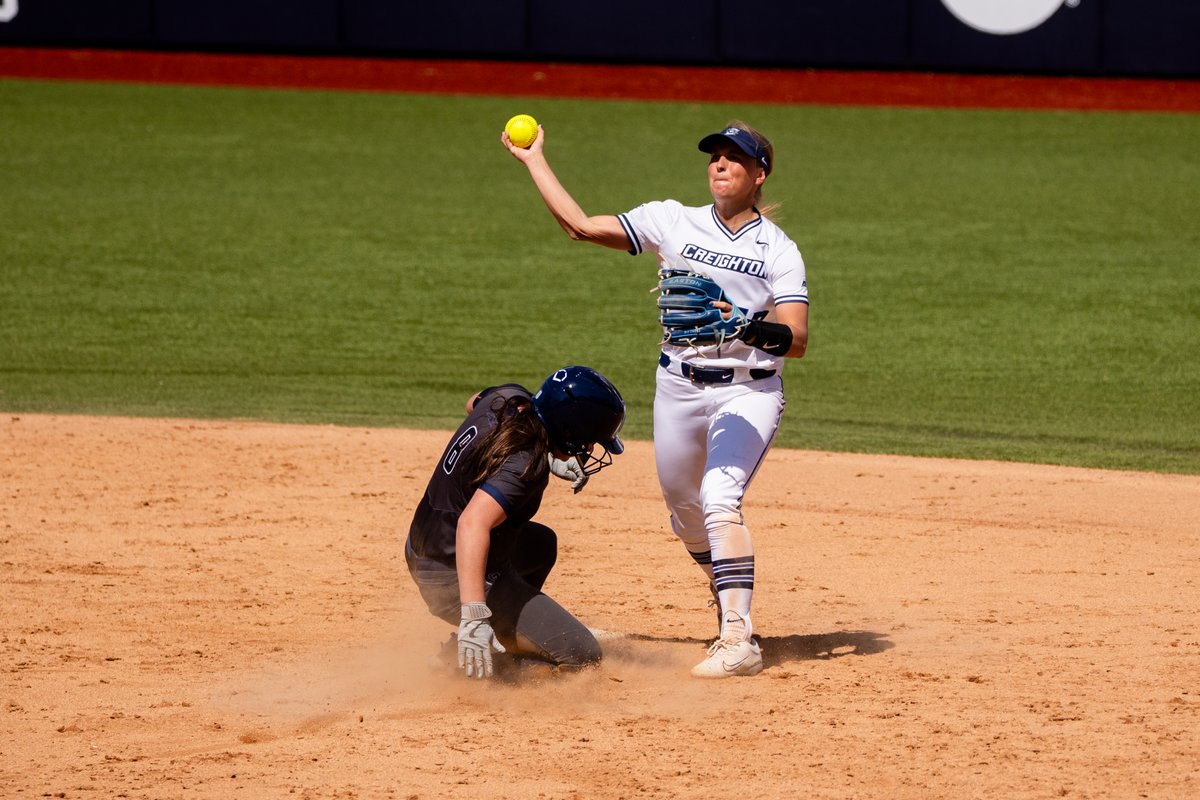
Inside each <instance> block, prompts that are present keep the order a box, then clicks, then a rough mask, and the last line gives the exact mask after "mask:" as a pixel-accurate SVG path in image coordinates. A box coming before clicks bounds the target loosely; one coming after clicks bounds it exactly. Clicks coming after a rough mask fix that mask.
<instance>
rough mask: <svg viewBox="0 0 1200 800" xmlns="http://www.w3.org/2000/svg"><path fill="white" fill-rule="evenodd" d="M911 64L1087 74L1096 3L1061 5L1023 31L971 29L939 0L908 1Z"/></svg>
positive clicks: (1094, 56) (1095, 62) (1095, 40)
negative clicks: (1051, 13)
mask: <svg viewBox="0 0 1200 800" xmlns="http://www.w3.org/2000/svg"><path fill="white" fill-rule="evenodd" d="M911 59H912V65H913V66H915V67H921V68H933V69H952V70H959V69H961V70H999V71H1005V72H1046V73H1088V72H1094V71H1096V70H1098V69H1099V68H1100V2H1099V0H1082V1H1081V2H1080V3H1079V4H1078V5H1077V6H1070V5H1062V6H1060V7H1059V8H1058V10H1057V11H1055V12H1054V14H1053V15H1052V16H1051V17H1050V18H1049V19H1047V20H1046V22H1044V23H1043V24H1042V25H1040V26H1038V27H1037V28H1034V29H1033V30H1030V31H1026V32H1024V33H1015V34H1011V35H996V34H993V33H984V32H981V31H978V30H975V29H973V28H971V27H969V26H968V25H966V24H964V23H963V22H962V21H961V20H960V19H958V18H957V17H955V16H954V15H953V14H951V13H950V11H949V10H947V8H946V6H945V5H944V4H943V3H942V0H912V54H911Z"/></svg>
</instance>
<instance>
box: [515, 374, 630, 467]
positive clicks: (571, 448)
mask: <svg viewBox="0 0 1200 800" xmlns="http://www.w3.org/2000/svg"><path fill="white" fill-rule="evenodd" d="M533 410H534V412H535V413H536V414H537V415H538V419H540V420H541V421H542V424H543V425H545V426H546V432H547V433H548V434H549V435H550V444H552V445H554V448H555V449H556V450H558V451H559V452H561V453H565V454H567V455H571V456H575V458H576V459H577V460H578V461H579V466H580V467H581V468H582V469H583V472H584V474H585V475H591V474H593V473H596V472H599V471H600V470H602V469H604V468H605V467H607V466H608V465H609V464H611V463H612V457H613V456H614V455H620V454H621V453H622V452H623V451H624V450H625V445H623V444H621V439H620V437H618V436H617V432H618V431H620V430H621V425H622V424H624V422H625V401H624V400H622V399H621V393H620V392H618V391H617V387H615V386H613V385H612V383H611V382H610V381H609V380H608V378H606V377H604V376H603V375H601V374H600V373H599V372H596V370H594V369H591V368H590V367H563V368H562V369H560V370H556V371H555V373H554V374H553V375H551V376H550V377H549V378H546V380H545V381H544V382H543V383H542V387H541V388H540V389H538V390H537V394H535V395H534V396H533ZM593 444H598V445H600V446H601V447H603V448H604V452H603V453H602V454H601V455H600V456H599V457H598V458H597V457H596V456H594V455H593V454H592V453H591V452H589V451H590V448H591V446H592V445H593Z"/></svg>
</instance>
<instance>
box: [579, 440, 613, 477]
mask: <svg viewBox="0 0 1200 800" xmlns="http://www.w3.org/2000/svg"><path fill="white" fill-rule="evenodd" d="M617 441H620V440H619V439H618V440H617ZM600 447H602V448H604V452H603V453H601V454H600V455H599V456H596V455H594V454H592V453H589V452H588V451H587V450H584V451H582V452H579V453H571V455H573V456H575V460H576V461H578V462H579V468H580V469H581V470H583V474H584V475H595V474H596V473H597V472H599V471H600V470H602V469H604V468H605V467H610V466H612V463H613V460H612V457H613V452H612V451H611V450H609V449H608V447H607V446H606V445H603V444H601V445H600ZM621 449H622V450H623V449H624V445H622V446H621ZM617 452H618V453H619V452H620V451H617Z"/></svg>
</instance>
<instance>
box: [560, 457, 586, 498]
mask: <svg viewBox="0 0 1200 800" xmlns="http://www.w3.org/2000/svg"><path fill="white" fill-rule="evenodd" d="M550 471H551V472H553V473H554V474H555V475H557V476H558V477H560V478H562V479H563V480H564V481H570V482H571V488H572V489H574V490H575V494H579V492H580V491H581V490H582V489H583V487H584V486H586V485H587V482H588V478H590V477H591V476H590V475H585V474H583V467H581V466H579V461H578V460H577V459H576V458H575V456H571V457H570V458H568V459H567V460H566V461H563V460H562V459H561V458H555V457H554V456H550Z"/></svg>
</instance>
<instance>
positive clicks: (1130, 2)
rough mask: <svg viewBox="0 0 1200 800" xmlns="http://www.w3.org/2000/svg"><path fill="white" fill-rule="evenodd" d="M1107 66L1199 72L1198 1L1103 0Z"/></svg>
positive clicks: (1119, 70) (1140, 72) (1134, 71)
mask: <svg viewBox="0 0 1200 800" xmlns="http://www.w3.org/2000/svg"><path fill="white" fill-rule="evenodd" d="M1103 34H1104V54H1103V60H1104V69H1105V71H1106V72H1109V73H1119V74H1129V75H1152V74H1191V75H1200V2H1197V1H1196V0H1105V4H1104V29H1103Z"/></svg>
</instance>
